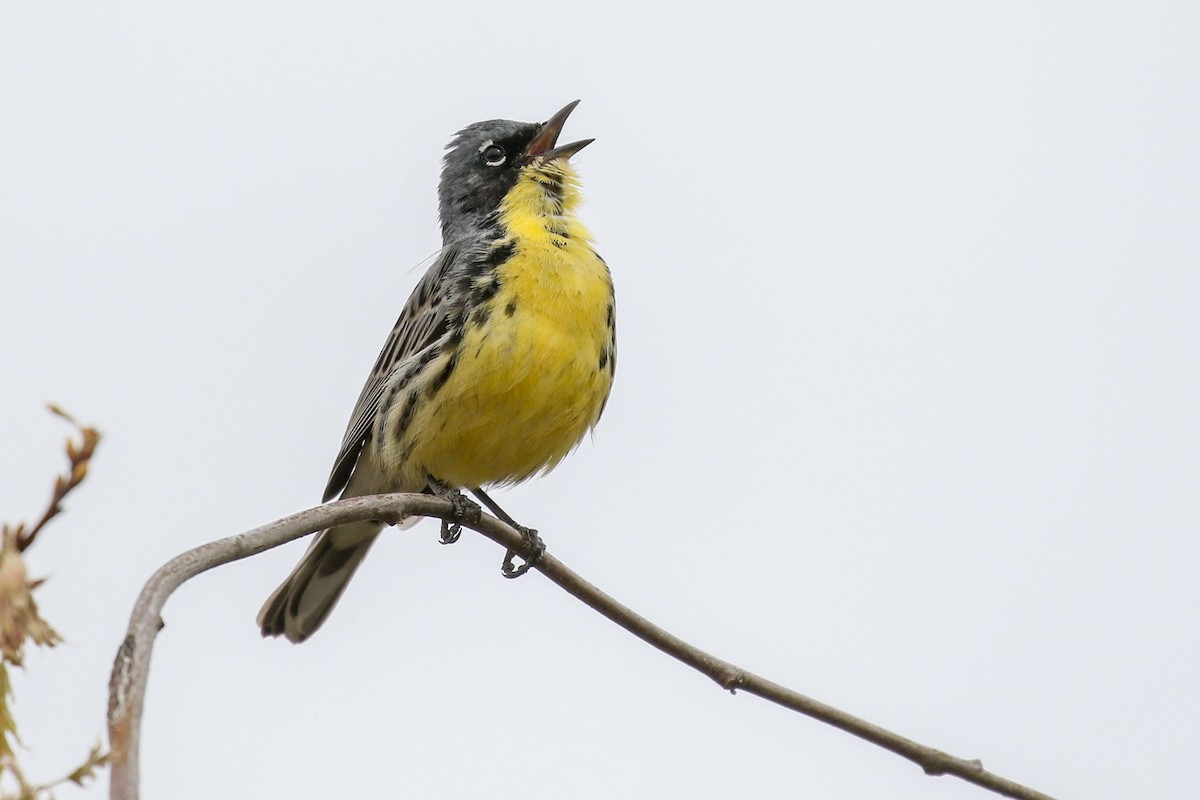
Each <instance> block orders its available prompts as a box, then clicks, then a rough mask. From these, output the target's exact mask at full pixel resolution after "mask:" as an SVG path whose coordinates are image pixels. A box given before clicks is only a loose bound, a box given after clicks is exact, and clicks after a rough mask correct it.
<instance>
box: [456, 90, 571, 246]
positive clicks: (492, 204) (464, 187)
mask: <svg viewBox="0 0 1200 800" xmlns="http://www.w3.org/2000/svg"><path fill="white" fill-rule="evenodd" d="M578 104H579V101H578V100H576V101H575V102H573V103H569V104H568V105H567V106H566V107H564V108H563V109H562V110H561V111H559V112H558V113H557V114H555V115H554V116H553V117H551V118H550V119H549V121H547V122H514V121H513V120H508V119H492V120H487V121H486V122H476V123H475V124H473V125H468V126H467V127H465V128H463V129H462V130H461V131H459V132H458V133H457V134H456V135H455V137H454V139H453V141H451V142H450V144H449V145H447V150H448V152H447V153H446V158H445V164H444V166H443V167H442V181H441V184H440V186H439V187H438V201H439V202H438V211H439V214H440V216H441V220H442V239H443V241H444V242H445V243H447V244H449V243H450V242H452V241H455V240H456V239H458V238H460V237H462V236H464V235H466V234H469V233H470V232H472V231H475V230H480V229H482V228H486V227H488V226H489V219H488V218H489V217H490V216H492V215H494V214H495V212H496V210H497V209H498V208H499V207H500V202H501V201H502V200H503V199H504V197H505V195H507V194H508V193H509V191H510V190H511V189H512V188H513V186H515V185H516V184H517V180H518V179H519V178H520V176H521V172H522V170H524V169H525V168H526V167H528V166H530V165H531V164H534V163H535V162H537V163H546V162H549V161H553V160H554V159H557V158H569V157H570V156H572V155H574V154H575V153H577V152H579V151H580V150H582V149H583V148H584V147H586V146H587V145H588V144H591V142H592V141H593V140H592V139H585V140H583V141H580V142H572V143H571V144H566V145H563V146H561V147H555V145H556V144H557V142H558V134H559V132H560V131H562V127H563V125H564V124H565V123H566V121H567V117H568V116H570V114H571V112H572V111H573V110H574V109H575V106H576V105H578Z"/></svg>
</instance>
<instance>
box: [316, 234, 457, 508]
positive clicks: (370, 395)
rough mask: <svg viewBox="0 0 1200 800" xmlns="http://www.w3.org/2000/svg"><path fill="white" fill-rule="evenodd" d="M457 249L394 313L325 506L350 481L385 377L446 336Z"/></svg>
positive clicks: (446, 253)
mask: <svg viewBox="0 0 1200 800" xmlns="http://www.w3.org/2000/svg"><path fill="white" fill-rule="evenodd" d="M462 250H463V248H462V247H461V246H460V245H458V244H451V245H448V246H446V247H444V248H443V249H442V252H441V253H440V254H439V255H438V257H437V260H436V261H435V262H434V263H433V264H432V265H431V266H430V267H429V270H428V271H427V272H426V273H425V275H424V277H422V278H421V281H420V283H418V284H417V286H416V288H415V289H413V293H412V294H411V295H409V298H408V302H407V303H405V304H404V309H403V310H402V311H401V312H400V318H399V319H398V320H396V325H395V327H394V328H392V332H391V333H390V334H389V335H388V338H387V342H385V343H384V345H383V350H381V351H380V353H379V358H378V359H377V360H376V361H375V367H374V368H373V369H372V370H371V376H370V377H369V378H367V382H366V385H364V386H363V389H362V393H361V394H360V395H359V396H358V402H357V403H355V405H354V411H353V412H352V413H351V414H350V422H349V424H347V425H346V434H345V436H344V437H343V438H342V447H341V450H339V451H338V456H337V460H336V461H334V464H333V471H332V472H331V473H330V474H329V483H327V484H326V485H325V498H324V499H325V500H331V499H332V498H333V497H335V496H336V495H337V494H338V493H339V492H341V491H342V490H343V489H345V488H346V484H347V483H349V482H350V476H351V474H353V472H354V467H355V465H356V464H357V463H358V457H359V454H360V453H361V452H362V449H363V446H364V445H366V443H367V440H368V439H370V437H371V429H372V428H373V427H374V424H375V414H376V412H377V411H378V410H379V398H380V396H381V395H382V394H383V390H384V387H385V386H386V385H387V378H388V375H389V374H391V372H392V370H394V369H395V368H396V366H397V365H399V364H402V363H403V362H404V361H405V360H406V359H408V358H409V357H410V356H411V355H412V354H413V353H416V352H418V351H420V350H422V349H424V348H425V347H427V346H429V345H430V344H432V343H433V342H435V341H437V340H438V339H439V338H441V337H442V336H443V335H444V334H445V333H446V330H447V327H448V321H449V317H450V311H451V307H452V305H453V303H452V299H453V298H452V296H451V295H452V294H453V292H452V291H448V290H450V289H451V288H452V287H450V286H449V282H448V281H447V280H446V277H447V274H448V273H449V272H450V271H451V267H452V266H453V265H454V263H455V261H457V260H458V258H459V257H460V253H461V252H462Z"/></svg>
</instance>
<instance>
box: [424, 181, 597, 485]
mask: <svg viewBox="0 0 1200 800" xmlns="http://www.w3.org/2000/svg"><path fill="white" fill-rule="evenodd" d="M535 178H536V176H533V177H525V178H523V179H522V181H521V182H520V183H519V184H518V186H517V187H515V188H514V189H513V190H512V192H510V193H509V196H508V198H507V199H506V201H505V204H504V205H503V206H502V207H501V211H502V222H503V224H504V225H505V228H506V230H507V231H508V233H509V234H510V236H511V241H512V243H513V244H514V245H515V250H514V252H513V255H512V256H511V257H510V258H509V259H508V260H507V261H506V262H504V263H503V264H501V265H500V266H499V267H498V268H497V270H496V273H495V277H496V278H498V280H499V289H498V290H497V291H496V293H495V294H494V295H493V296H492V297H491V299H490V300H488V301H487V302H486V303H485V304H484V305H483V306H481V307H480V308H478V309H476V311H475V313H473V314H472V315H471V317H470V318H469V319H468V321H467V322H466V327H465V330H464V333H463V337H462V340H461V344H460V346H459V347H458V348H457V354H458V355H457V359H458V360H457V362H456V364H455V366H454V369H453V371H452V372H451V374H450V376H449V378H448V379H447V380H446V383H445V385H444V386H442V387H440V388H439V389H438V391H437V393H436V395H435V396H434V398H433V399H432V401H431V402H429V403H426V404H421V405H422V407H421V409H420V410H419V411H417V412H416V414H415V416H414V418H413V424H412V428H411V431H412V439H411V441H412V442H413V449H412V451H411V455H410V457H409V461H410V463H411V464H412V465H413V466H416V465H420V466H421V468H422V469H424V470H425V471H427V473H428V474H431V475H433V476H434V477H436V478H438V479H439V480H441V481H443V482H444V483H447V484H449V485H451V486H468V487H469V486H483V485H488V484H496V483H513V482H517V481H521V480H524V479H526V478H529V477H532V476H533V475H535V474H537V473H538V472H541V471H545V470H549V469H552V468H553V467H554V466H555V465H556V464H558V462H559V461H561V460H562V458H563V457H564V456H566V455H567V454H568V453H569V452H570V451H571V450H572V449H574V447H575V446H576V445H577V444H578V443H579V441H580V440H581V439H582V438H583V436H584V434H586V433H587V431H588V430H589V429H591V427H592V426H594V425H595V424H596V422H597V420H598V419H599V417H600V412H601V411H602V409H603V407H604V403H605V400H606V399H607V397H608V393H609V389H610V388H611V386H612V377H613V360H614V357H615V344H614V337H613V314H614V309H613V290H612V280H611V278H610V276H609V272H608V268H607V267H606V266H605V264H604V262H603V261H602V260H601V259H600V257H599V256H598V255H596V253H595V251H594V250H593V249H592V247H591V244H590V242H589V235H588V232H587V230H586V229H585V228H584V227H583V225H582V224H580V223H579V222H578V220H576V219H575V217H574V215H573V214H571V213H570V208H562V207H561V206H559V207H558V208H555V209H552V210H554V211H558V212H559V213H552V214H547V213H546V212H547V208H546V206H545V202H546V199H545V197H546V193H545V190H544V189H543V188H542V187H541V186H540V185H539V184H538V182H537V180H536V179H535Z"/></svg>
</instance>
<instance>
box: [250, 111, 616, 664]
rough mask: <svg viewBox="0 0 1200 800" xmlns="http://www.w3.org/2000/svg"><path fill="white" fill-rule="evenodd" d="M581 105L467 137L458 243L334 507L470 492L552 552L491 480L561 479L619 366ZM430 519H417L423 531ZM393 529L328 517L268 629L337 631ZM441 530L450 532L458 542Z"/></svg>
mask: <svg viewBox="0 0 1200 800" xmlns="http://www.w3.org/2000/svg"><path fill="white" fill-rule="evenodd" d="M578 103H579V101H578V100H575V101H574V102H571V103H568V104H567V105H566V106H565V107H563V108H562V109H561V110H560V111H558V113H556V114H554V115H553V116H552V117H550V119H549V120H547V121H546V122H542V123H535V122H516V121H513V120H502V119H494V120H487V121H484V122H476V123H474V124H472V125H468V126H467V127H465V128H463V129H462V130H461V131H459V132H458V133H457V134H456V135H455V136H454V138H453V139H452V140H451V141H450V143H449V144H448V145H447V147H446V151H447V152H446V154H445V157H444V159H443V167H442V173H441V180H440V182H439V185H438V212H439V219H440V222H441V233H442V248H441V250H440V251H439V252H438V254H437V255H436V256H435V258H434V260H433V262H432V264H431V265H430V266H429V269H428V270H427V271H426V272H425V274H424V276H423V277H422V278H421V280H420V281H419V282H418V283H417V285H416V287H415V288H414V289H413V291H412V294H411V295H410V296H409V298H408V300H407V302H406V303H405V304H404V306H403V309H402V311H401V312H400V317H399V319H398V320H397V321H396V324H395V326H394V327H393V328H392V331H391V334H390V335H389V336H388V338H387V340H386V342H385V343H384V346H383V349H382V351H381V352H380V354H379V357H378V359H377V360H376V362H375V366H374V368H373V369H372V370H371V373H370V376H369V377H368V378H367V381H366V384H365V385H364V386H363V389H362V392H361V393H360V395H359V398H358V402H357V403H356V404H355V406H354V410H353V412H352V413H351V415H350V420H349V423H348V424H347V426H346V432H345V435H344V437H343V439H342V445H341V449H340V450H339V451H338V454H337V458H336V459H335V460H334V465H333V469H332V471H331V473H330V476H329V480H328V483H327V484H326V487H325V494H324V499H323V502H327V501H329V500H332V499H334V498H335V497H341V498H347V497H359V496H363V495H370V494H380V493H385V492H426V493H432V494H435V495H438V496H441V497H447V498H449V499H451V500H452V501H454V503H455V509H456V511H459V513H460V515H461V513H462V509H464V507H465V504H466V503H469V501H466V500H465V498H464V496H463V495H462V490H463V489H466V490H468V491H470V492H471V493H472V494H474V495H475V496H476V497H477V498H478V499H479V500H480V501H482V502H483V503H484V504H485V505H486V506H487V507H488V508H489V509H490V510H491V511H493V513H495V514H496V515H497V516H498V517H500V518H501V519H502V520H504V521H505V522H507V523H509V524H511V525H513V526H514V527H517V528H518V529H519V530H520V531H521V533H522V535H523V536H525V537H526V543H527V544H528V545H529V548H528V549H529V551H531V552H532V556H531V558H527V559H525V562H524V563H523V564H521V565H520V567H518V568H513V566H512V561H511V558H512V556H513V553H512V552H511V551H510V552H509V553H508V555H507V556H506V558H505V562H504V565H503V570H504V572H505V575H506V576H507V577H515V576H516V575H520V574H522V573H523V572H524V571H525V570H526V569H528V568H529V566H530V564H531V563H532V561H533V560H534V559H536V558H537V556H538V555H539V554H540V553H541V551H542V550H544V545H543V544H542V543H541V540H540V538H539V537H538V536H537V533H536V531H534V530H532V529H531V528H524V527H521V526H517V525H516V523H515V521H514V520H513V519H512V518H511V517H510V516H508V515H507V514H506V513H505V512H504V511H503V509H501V508H500V507H499V506H498V505H497V504H496V503H495V502H494V501H492V499H491V498H490V497H489V496H488V495H487V493H486V491H485V488H490V487H497V486H501V487H502V486H511V485H515V484H518V483H521V482H523V481H525V480H528V479H529V478H532V477H534V476H537V475H540V474H545V473H546V472H549V471H550V470H551V469H553V468H554V467H555V466H557V465H558V464H559V462H560V461H562V459H563V458H565V457H566V456H567V455H568V454H569V453H571V452H572V451H573V450H574V449H575V448H576V446H577V445H578V444H579V443H580V441H582V439H583V438H584V436H585V435H586V434H588V433H589V432H590V431H592V430H593V429H594V428H595V426H596V423H597V422H599V420H600V416H601V414H602V413H603V412H604V408H605V405H606V403H607V402H608V397H609V392H610V390H611V388H612V384H613V375H614V373H615V370H616V360H617V359H616V356H617V353H616V322H615V299H614V292H613V282H612V277H611V274H610V272H609V268H608V265H607V264H606V263H605V261H604V260H603V259H602V258H601V257H600V256H599V254H598V253H597V252H596V250H595V248H594V246H593V242H592V237H591V234H590V233H589V232H588V230H587V228H586V227H584V225H583V223H582V222H581V221H580V220H579V217H578V215H577V209H578V206H579V204H580V200H581V197H580V190H579V178H578V175H577V173H576V172H575V169H574V167H573V166H572V164H571V162H570V159H571V157H572V156H574V155H575V154H576V153H578V152H579V151H580V150H582V149H583V148H584V147H586V146H587V145H589V144H591V143H592V142H593V141H595V140H594V139H583V140H580V141H576V142H572V143H570V144H564V145H559V144H558V137H559V134H560V133H561V131H562V129H563V127H564V125H565V123H566V121H567V117H568V116H570V114H571V112H572V111H573V110H574V109H575V107H576V106H577V105H578ZM415 521H416V520H405V523H408V524H411V523H412V522H415ZM383 525H384V523H382V522H376V521H367V522H354V523H348V524H343V525H337V526H335V527H332V528H328V529H326V530H324V531H322V532H320V533H319V534H317V536H316V538H315V539H314V540H313V542H312V544H311V545H310V546H309V549H308V550H307V552H306V553H305V554H304V556H303V558H302V559H301V560H300V562H299V564H297V565H296V567H295V569H293V570H292V572H291V574H290V575H289V576H288V578H287V579H286V580H285V581H284V582H283V583H282V584H281V585H280V586H279V588H277V589H276V590H275V592H274V593H272V594H271V596H270V597H269V598H268V599H267V601H266V603H265V604H264V605H263V607H262V610H261V611H260V612H259V614H258V618H257V622H258V625H259V627H260V629H261V631H262V635H263V636H264V637H274V636H281V635H282V636H284V637H286V638H287V639H288V640H290V641H291V642H293V643H297V644H298V643H300V642H303V641H305V640H306V639H308V638H309V637H310V636H312V634H313V633H314V632H315V631H316V630H317V629H318V628H320V627H321V625H322V624H323V623H324V622H325V620H326V619H327V618H328V617H329V614H330V612H331V611H332V610H333V608H334V606H335V605H336V604H337V602H338V600H339V599H340V598H341V596H342V593H343V592H344V591H345V589H346V586H347V584H348V583H349V581H350V579H351V578H352V577H353V575H354V573H355V571H356V570H357V569H358V567H359V565H360V564H361V563H362V561H363V558H364V557H365V556H366V554H367V552H368V551H369V550H370V548H371V545H372V543H373V542H374V541H375V539H376V537H377V536H378V535H379V533H380V531H381V530H382V528H383ZM458 530H459V528H458V526H457V525H447V523H443V527H442V541H443V543H447V544H448V543H451V542H453V541H454V540H455V539H456V538H457V536H458Z"/></svg>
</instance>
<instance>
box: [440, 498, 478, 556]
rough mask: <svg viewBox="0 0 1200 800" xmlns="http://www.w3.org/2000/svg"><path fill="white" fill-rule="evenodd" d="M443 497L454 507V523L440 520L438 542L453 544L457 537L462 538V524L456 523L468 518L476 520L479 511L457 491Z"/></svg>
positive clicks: (475, 505) (476, 505) (474, 504)
mask: <svg viewBox="0 0 1200 800" xmlns="http://www.w3.org/2000/svg"><path fill="white" fill-rule="evenodd" d="M444 497H445V498H446V499H447V500H449V501H450V502H451V503H452V504H453V505H454V518H455V520H456V521H455V522H451V521H450V520H447V519H444V520H442V533H441V536H440V537H439V539H438V541H439V542H441V543H442V544H454V543H455V542H457V541H458V537H460V536H462V523H460V522H458V520H464V519H469V518H470V517H474V518H475V519H478V518H479V514H480V509H479V505H478V504H477V503H473V502H471V501H470V500H468V499H467V498H466V497H465V496H464V495H463V493H462V492H460V491H458V490H457V489H455V490H454V491H451V492H447V493H446V494H445V495H444Z"/></svg>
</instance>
